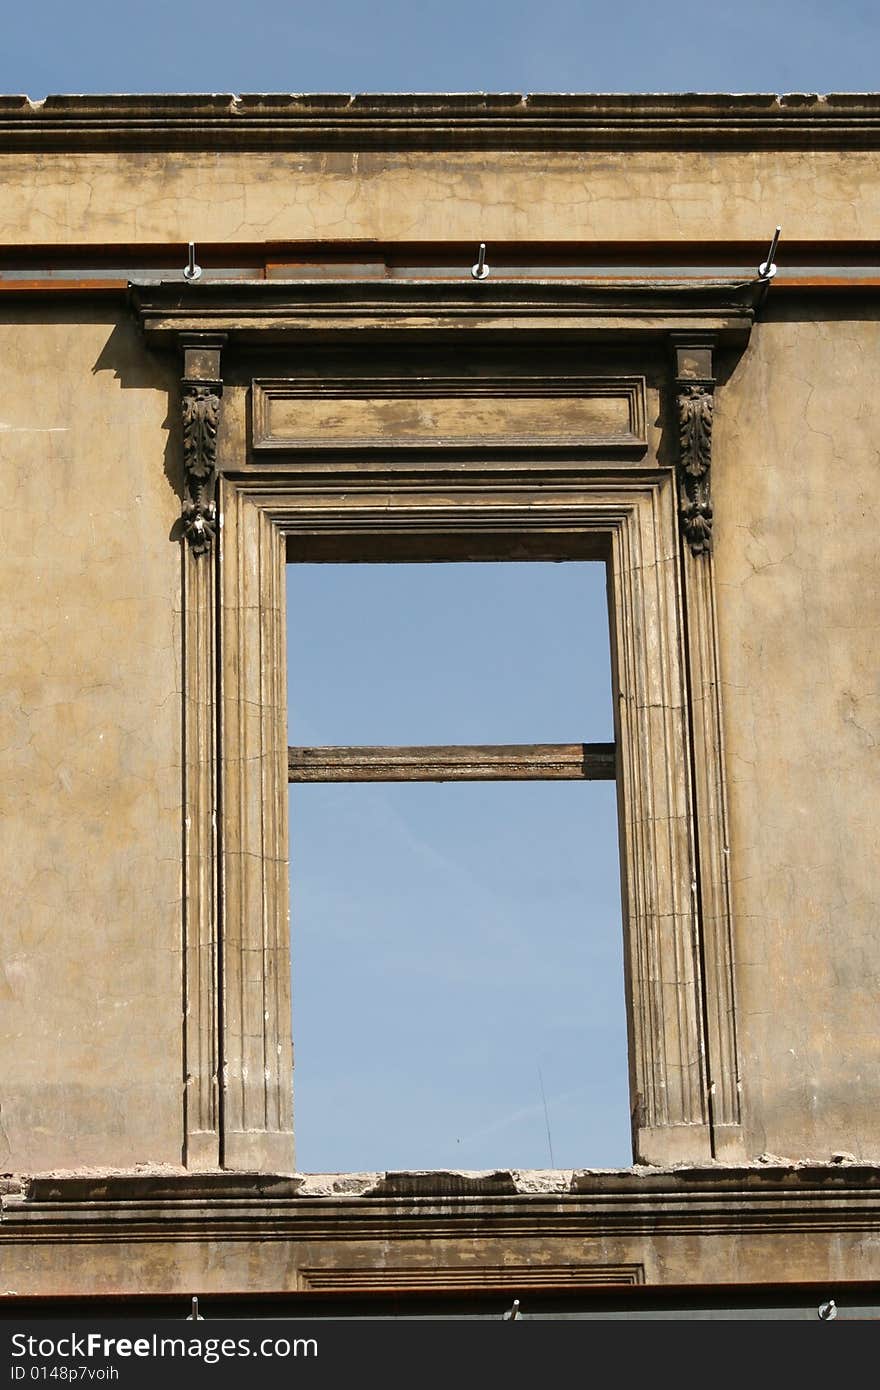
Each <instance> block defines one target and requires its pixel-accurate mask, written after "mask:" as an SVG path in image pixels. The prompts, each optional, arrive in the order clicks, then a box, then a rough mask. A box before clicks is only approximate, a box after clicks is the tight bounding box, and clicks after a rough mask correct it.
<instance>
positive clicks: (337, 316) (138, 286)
mask: <svg viewBox="0 0 880 1390" xmlns="http://www.w3.org/2000/svg"><path fill="white" fill-rule="evenodd" d="M764 288H765V287H764V286H763V285H762V283H761V282H760V281H757V280H752V281H736V282H734V281H730V282H728V281H720V280H688V281H676V280H667V281H662V280H633V281H616V282H615V283H614V284H613V285H609V284H608V282H607V281H606V282H605V283H602V282H595V283H590V282H588V281H577V282H575V281H565V280H543V281H523V280H507V281H504V280H500V279H498V280H493V281H487V282H482V283H481V282H479V281H473V280H470V279H465V278H464V277H462V280H461V281H460V282H455V283H453V282H451V281H449V280H439V281H432V280H411V281H402V280H397V281H394V280H390V281H381V282H376V281H375V280H370V281H362V282H361V281H351V280H347V281H342V282H340V281H332V280H297V281H280V280H228V281H220V280H212V281H206V282H203V283H201V284H198V285H186V284H181V282H180V281H179V280H177V281H158V280H157V281H142V282H138V283H134V284H132V285H131V286H130V295H131V301H132V307H133V309H134V312H135V314H136V315H137V317H138V319H139V321H140V324H141V327H142V328H143V330H144V332H145V334H146V335H147V337H148V339H150V340H152V341H155V342H162V341H166V342H175V341H180V340H181V339H182V338H187V337H191V336H192V335H193V334H204V333H210V334H217V333H222V334H224V335H226V336H227V339H228V340H229V341H232V342H236V341H237V342H242V343H246V342H259V341H264V342H272V341H279V340H288V341H289V340H290V339H292V338H294V337H296V336H297V335H298V334H305V333H308V334H314V333H315V332H319V333H321V334H324V335H332V336H337V335H340V334H346V333H356V334H357V335H358V336H359V337H361V338H362V337H363V335H364V333H365V332H369V331H375V332H382V333H387V332H388V331H392V332H396V333H407V334H409V335H418V334H419V333H423V332H427V333H430V334H431V335H432V336H436V334H437V333H438V332H443V331H448V332H456V333H460V332H461V331H462V330H465V331H471V332H479V333H485V332H493V333H495V334H496V335H498V334H504V333H522V332H524V331H532V332H541V333H551V334H553V335H555V336H557V337H558V335H560V334H565V335H570V334H572V333H575V334H577V335H578V336H579V337H580V338H582V339H586V338H591V337H596V338H601V339H605V340H609V335H611V336H613V339H614V341H615V342H616V343H625V342H627V341H633V340H639V341H645V340H647V339H655V340H658V341H659V340H661V339H663V338H666V337H668V335H670V334H681V333H691V334H693V333H695V332H698V333H699V334H701V335H709V336H710V337H711V339H712V341H713V342H714V343H716V344H725V345H731V346H734V345H735V346H740V347H742V346H744V345H745V343H746V342H747V341H748V337H749V332H750V330H751V326H752V322H753V320H754V316H755V310H756V307H757V305H758V303H759V300H760V298H761V295H762V294H763V292H764Z"/></svg>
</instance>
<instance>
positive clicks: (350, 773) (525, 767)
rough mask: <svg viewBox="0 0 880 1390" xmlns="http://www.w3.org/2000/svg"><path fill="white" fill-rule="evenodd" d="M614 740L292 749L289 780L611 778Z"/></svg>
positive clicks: (418, 780)
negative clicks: (611, 741)
mask: <svg viewBox="0 0 880 1390" xmlns="http://www.w3.org/2000/svg"><path fill="white" fill-rule="evenodd" d="M614 776H615V753H614V744H613V743H511V744H477V745H468V744H442V745H439V746H435V747H430V746H422V747H417V748H378V747H369V748H350V747H335V748H289V749H288V750H287V777H288V781H290V782H523V781H526V782H535V781H607V780H613V778H614Z"/></svg>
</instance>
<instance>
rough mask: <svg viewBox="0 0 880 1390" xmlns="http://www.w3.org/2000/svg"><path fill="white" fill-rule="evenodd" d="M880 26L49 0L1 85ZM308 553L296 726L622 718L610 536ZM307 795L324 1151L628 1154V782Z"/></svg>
mask: <svg viewBox="0 0 880 1390" xmlns="http://www.w3.org/2000/svg"><path fill="white" fill-rule="evenodd" d="M878 41H880V7H878V6H876V5H874V4H870V3H867V0H860V2H858V3H856V2H855V0H843V3H837V4H835V5H833V6H832V5H831V4H829V3H828V0H802V2H801V3H792V0H777V2H776V3H772V2H771V3H768V0H761V3H757V0H739V3H736V4H728V5H715V6H710V5H707V4H705V3H704V0H669V2H668V3H666V4H663V5H660V4H657V3H656V0H621V2H620V3H617V4H615V5H608V4H607V3H604V0H603V3H598V0H586V2H585V3H576V0H540V3H532V4H528V5H525V4H517V3H512V2H511V0H479V3H477V0H473V3H465V2H464V0H420V3H419V4H417V5H416V4H413V3H411V2H410V0H377V3H373V4H369V5H367V4H359V3H353V2H352V0H322V2H321V3H320V4H315V3H314V2H313V0H309V3H303V2H302V0H295V2H294V3H286V4H282V3H278V0H273V2H272V3H268V0H249V3H248V4H246V5H240V4H233V3H232V0H212V3H211V4H207V3H195V0H173V3H171V0H153V2H152V3H151V4H149V5H145V6H141V7H139V8H138V9H131V8H128V7H124V6H121V5H120V4H119V3H118V0H97V3H96V2H95V0H92V2H91V3H88V2H87V3H80V4H77V5H71V4H70V3H69V2H62V0H43V3H42V4H40V5H39V6H36V5H29V6H26V5H18V4H17V5H10V6H7V7H6V10H5V13H4V17H3V41H2V45H0V90H2V91H5V92H7V93H22V92H23V93H28V94H29V95H30V96H31V97H33V98H35V99H39V98H42V97H44V96H45V95H47V94H48V93H53V92H84V93H107V92H126V91H128V92H184V91H213V92H267V91H269V92H272V91H274V92H370V91H372V92H383V91H386V92H407V91H414V92H443V91H450V92H454V91H496V92H505V91H506V92H529V91H531V92H553V91H573V92H588V91H598V92H627V91H631V92H652V91H685V92H687V91H731V92H750V91H751V92H756V91H758V92H761V91H762V92H786V91H819V92H835V91H870V90H871V89H872V88H873V87H875V86H876V84H877V74H878V62H877V60H878V53H880V42H878ZM475 568H476V570H479V571H480V573H479V574H476V573H474V570H475ZM289 581H290V631H289V649H290V687H291V741H292V742H296V743H307V744H308V743H325V742H326V743H333V742H340V743H345V742H365V743H368V742H386V741H387V742H398V743H409V742H412V743H417V742H443V741H465V742H479V741H484V742H506V741H510V742H514V741H526V742H539V741H557V740H558V741H572V742H579V741H594V740H604V739H607V738H610V736H611V735H610V727H609V724H610V708H611V706H610V688H609V671H608V632H607V619H606V615H605V610H604V589H603V583H604V581H603V575H602V570H601V566H596V565H561V566H548V565H500V566H485V565H484V566H477V567H465V566H456V565H445V566H406V567H396V568H391V567H384V566H368V567H344V566H343V567H335V566H300V567H291V570H290V576H289ZM527 654H528V655H527ZM291 803H292V810H291V820H292V836H291V854H292V863H293V926H292V943H293V952H294V971H295V974H294V991H295V1026H294V1039H295V1048H296V1058H297V1066H296V1075H297V1090H296V1127H297V1134H298V1153H299V1162H300V1166H301V1167H302V1168H304V1169H306V1170H313V1171H314V1170H328V1169H347V1170H355V1169H377V1168H400V1167H443V1166H456V1167H467V1168H480V1167H491V1166H516V1167H545V1166H550V1165H551V1161H552V1163H554V1164H556V1165H557V1166H563V1167H574V1166H586V1165H618V1164H626V1163H628V1162H629V1161H630V1158H631V1154H630V1148H629V1139H628V1120H627V1112H628V1086H627V1079H626V1044H625V1022H624V1004H623V966H622V945H621V936H622V928H621V922H620V906H619V890H618V865H617V849H616V842H617V834H616V825H615V816H616V811H615V804H614V791H613V786H611V785H610V784H607V783H602V784H580V783H571V784H568V783H566V784H531V785H523V784H519V785H513V786H511V785H506V784H502V785H488V786H487V785H480V784H476V785H474V784H471V785H465V786H454V787H449V786H446V787H443V786H440V787H438V786H431V785H423V786H417V787H406V786H403V787H401V786H385V787H369V786H366V787H365V786H353V787H346V786H342V787H299V788H294V789H293V790H292V793H291Z"/></svg>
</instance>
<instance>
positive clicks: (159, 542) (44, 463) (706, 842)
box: [0, 96, 880, 1299]
mask: <svg viewBox="0 0 880 1390" xmlns="http://www.w3.org/2000/svg"><path fill="white" fill-rule="evenodd" d="M0 127H2V144H0V169H2V187H3V199H2V211H0V217H2V221H3V230H2V236H0V243H2V244H0V258H2V261H0V335H2V343H3V356H2V360H3V386H4V390H3V400H4V404H3V410H2V414H3V420H2V423H0V468H2V475H0V476H2V479H3V481H2V496H3V499H4V508H3V515H4V520H3V525H2V534H3V541H4V543H3V547H2V550H0V575H2V580H3V584H2V587H3V593H4V603H3V605H2V623H3V638H4V640H3V653H4V656H3V667H4V681H3V691H2V697H0V709H2V716H0V717H2V728H3V739H2V742H3V746H4V748H5V750H6V752H5V759H4V763H5V772H4V776H3V779H2V796H3V801H4V812H3V817H2V824H3V831H2V850H0V855H2V859H0V863H2V882H3V899H4V911H3V919H4V928H5V930H4V972H3V985H2V989H3V1000H4V1003H3V1016H4V1030H3V1032H4V1042H3V1065H2V1076H3V1083H2V1095H0V1166H2V1169H3V1170H4V1171H5V1172H6V1173H7V1174H8V1176H7V1177H5V1178H4V1179H3V1183H4V1188H5V1193H4V1196H3V1205H2V1220H0V1242H2V1245H3V1270H4V1274H3V1287H4V1290H5V1291H6V1292H7V1294H8V1295H16V1296H19V1297H23V1296H45V1295H64V1296H68V1297H72V1296H74V1295H78V1296H79V1295H83V1294H94V1295H118V1294H125V1295H162V1294H175V1295H176V1294H180V1295H181V1296H183V1295H189V1294H192V1293H202V1294H207V1295H211V1294H213V1295H216V1296H221V1295H224V1296H225V1295H230V1296H231V1295H235V1294H247V1295H249V1296H258V1295H262V1294H266V1295H285V1294H291V1295H293V1294H305V1293H309V1292H310V1291H311V1292H325V1293H327V1294H337V1295H340V1294H343V1293H346V1292H348V1293H352V1292H354V1293H360V1294H363V1296H365V1297H367V1296H370V1295H374V1296H376V1297H379V1296H385V1295H388V1294H389V1293H400V1294H404V1293H406V1292H407V1291H415V1290H429V1291H430V1290H434V1291H435V1292H438V1293H439V1292H441V1291H444V1290H457V1291H460V1292H461V1291H464V1292H465V1293H467V1292H468V1291H475V1290H479V1289H483V1290H486V1289H498V1290H501V1291H517V1292H521V1293H523V1292H528V1291H529V1290H540V1289H542V1288H543V1289H545V1290H546V1289H555V1288H557V1287H565V1288H569V1289H571V1288H576V1289H578V1290H581V1291H582V1293H583V1296H584V1298H585V1299H588V1297H589V1295H590V1292H591V1290H592V1291H595V1290H596V1289H599V1290H606V1291H607V1289H608V1288H609V1287H614V1286H621V1285H623V1286H627V1287H632V1288H644V1289H645V1290H652V1289H654V1290H657V1289H665V1290H667V1291H668V1290H669V1289H673V1288H679V1287H683V1288H684V1289H686V1290H691V1291H693V1290H696V1289H700V1290H706V1289H710V1290H711V1289H712V1288H717V1289H720V1288H723V1287H726V1286H730V1285H740V1286H745V1287H747V1288H757V1287H760V1286H766V1285H780V1284H782V1285H790V1286H792V1287H794V1286H797V1285H800V1284H810V1285H813V1284H815V1285H817V1286H818V1285H823V1284H828V1286H829V1287H830V1286H832V1285H833V1286H834V1287H835V1288H843V1287H844V1286H845V1285H848V1284H856V1283H861V1284H865V1283H866V1282H867V1281H871V1280H876V1279H877V1278H878V1277H880V1237H878V1216H880V1203H878V1175H880V1166H878V1165H880V1107H878V1104H877V1098H878V1085H880V1075H878V1060H880V1058H878V1047H880V1044H878V1032H880V1030H878V1016H880V1010H878V987H880V954H878V947H877V940H876V920H877V909H878V882H877V872H876V865H877V862H878V828H880V816H878V802H877V793H876V788H877V758H878V754H877V746H878V736H880V707H878V693H880V692H878V671H877V656H876V645H877V640H876V639H877V624H878V613H880V602H878V597H880V596H878V584H880V580H878V574H880V566H878V541H877V535H878V520H880V518H878V500H877V470H878V449H877V438H878V427H880V406H878V404H877V399H876V392H875V391H874V389H873V376H872V363H873V362H874V360H875V357H876V355H877V349H878V347H880V293H878V291H880V254H878V252H877V241H876V238H877V227H878V225H880V101H878V99H877V98H875V97H857V96H841V97H828V98H824V97H822V98H820V97H789V98H776V97H683V96H682V97H662V98H661V97H656V98H655V97H647V96H646V97H562V96H559V97H549V96H548V97H535V98H528V99H521V98H518V97H516V98H513V97H506V96H498V97H491V96H469V97H436V98H435V97H427V96H422V97H363V98H348V97H338V98H337V97H285V96H279V97H274V96H263V97H257V96H255V97H242V98H237V97H236V98H231V97H199V96H185V97H155V98H146V97H126V98H123V97H112V98H110V97H108V98H89V97H63V98H49V99H47V100H46V101H45V102H43V103H38V104H31V103H30V102H28V101H27V100H25V99H23V98H11V97H9V98H4V99H2V102H0ZM777 224H781V225H782V227H783V229H784V231H783V239H782V240H781V242H780V243H779V247H778V250H777V251H776V252H775V254H771V252H770V251H769V250H768V248H769V245H770V240H771V237H772V235H773V232H774V228H775V227H776V226H777ZM481 244H482V245H484V246H485V248H486V250H485V265H486V266H488V273H484V262H483V259H482V256H481V252H480V246H481ZM775 263H778V266H779V270H778V273H774V271H775ZM185 266H187V267H188V269H187V273H186V274H184V273H183V270H184V267H185ZM512 557H517V558H524V557H525V558H529V557H531V558H535V559H556V560H558V559H574V558H601V559H603V560H604V561H605V563H606V565H607V567H608V574H609V594H610V612H611V637H612V652H613V664H614V684H615V691H614V693H615V712H616V714H615V717H616V728H615V741H614V744H613V745H601V746H595V747H594V746H583V747H581V746H576V747H574V748H572V747H566V748H560V747H556V748H543V749H542V750H535V749H531V750H527V751H523V750H520V751H519V752H511V750H508V751H507V754H506V755H504V754H502V753H501V752H500V751H499V750H497V749H495V750H482V751H481V750H479V749H469V750H461V749H458V750H447V751H446V753H445V754H444V753H443V752H442V751H438V750H412V749H409V750H397V754H398V755H400V756H398V758H397V764H396V765H397V772H396V773H394V775H395V776H407V777H410V776H412V777H425V778H429V779H430V778H431V777H435V778H436V777H438V776H441V775H442V776H444V777H449V776H452V777H456V776H471V775H473V776H488V777H497V776H502V775H504V776H517V777H519V776H550V777H557V776H559V777H564V776H598V775H608V776H614V777H615V778H616V781H617V790H618V805H619V815H620V843H621V865H622V880H623V905H624V935H625V949H626V991H627V1001H628V1022H629V1050H630V1072H631V1101H632V1114H633V1145H634V1148H633V1158H634V1162H633V1166H632V1168H630V1169H624V1170H620V1171H607V1170H596V1169H592V1168H590V1167H589V1155H585V1160H584V1167H583V1169H579V1170H574V1171H570V1170H565V1171H559V1172H557V1171H552V1172H551V1171H547V1172H520V1171H500V1172H496V1173H491V1174H486V1173H481V1174H473V1173H449V1172H443V1173H404V1174H401V1173H380V1174H348V1175H345V1174H343V1175H339V1174H336V1175H316V1174H300V1173H297V1171H296V1165H295V1153H294V1146H293V1113H294V1109H295V1088H294V1082H293V1068H292V1052H291V1021H290V997H289V996H290V991H289V943H288V902H287V898H288V883H287V820H286V817H287V811H286V794H287V785H288V781H289V780H290V779H292V780H305V779H318V778H321V777H326V778H330V779H334V778H339V777H356V778H367V779H369V778H371V777H374V776H378V775H380V774H379V773H377V771H376V767H375V764H374V762H371V760H370V756H369V754H368V753H365V750H351V749H350V750H337V753H336V755H335V761H334V758H333V757H330V755H327V754H324V755H323V761H322V758H321V755H320V754H319V753H316V752H315V750H305V751H304V750H289V749H288V746H287V733H286V696H285V676H284V671H285V660H284V656H285V651H284V644H285V622H284V584H283V575H284V565H285V563H286V562H287V561H288V560H296V559H318V560H326V559H342V560H354V561H360V560H370V559H377V558H382V559H387V560H391V561H400V562H401V563H405V562H407V561H411V560H416V559H427V560H440V559H447V560H448V559H473V558H479V559H487V560H499V561H500V560H504V559H509V558H512ZM504 757H506V758H507V762H506V763H504V765H503V767H501V768H500V770H499V759H502V762H503V759H504ZM401 759H402V762H401ZM432 760H433V761H432ZM438 760H439V762H440V764H442V766H441V767H440V770H439V771H438ZM444 760H445V761H444ZM529 760H531V761H529ZM386 761H387V760H386ZM403 764H405V767H404V770H403V771H401V770H400V767H401V766H402V765H403ZM450 768H451V769H452V771H450ZM385 772H386V773H387V767H386V768H385ZM133 1252H134V1254H133Z"/></svg>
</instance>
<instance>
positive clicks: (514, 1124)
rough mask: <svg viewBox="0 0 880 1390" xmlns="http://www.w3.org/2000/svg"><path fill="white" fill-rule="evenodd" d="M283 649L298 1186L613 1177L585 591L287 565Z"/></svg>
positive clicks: (610, 852) (625, 1110)
mask: <svg viewBox="0 0 880 1390" xmlns="http://www.w3.org/2000/svg"><path fill="white" fill-rule="evenodd" d="M288 629H289V631H288V662H289V681H288V689H289V701H290V708H289V717H290V726H289V727H290V733H289V738H290V742H291V745H292V746H291V752H290V766H291V773H290V775H291V781H292V783H293V785H292V786H291V789H290V790H291V807H290V823H291V902H292V927H291V945H292V961H293V965H292V968H293V980H292V985H293V1013H294V1019H293V1036H294V1046H295V1057H296V1067H295V1073H294V1078H295V1129H296V1137H297V1166H298V1167H299V1168H300V1169H301V1170H303V1171H357V1170H373V1169H390V1168H414V1167H415V1168H425V1167H427V1168H445V1167H455V1168H485V1167H516V1168H547V1167H552V1166H555V1167H563V1168H566V1167H584V1166H612V1167H620V1166H627V1165H628V1164H630V1163H631V1162H632V1149H631V1140H630V1121H629V1086H628V1079H627V1073H628V1066H627V1047H626V1010H625V994H624V967H623V959H622V927H621V911H620V896H619V855H618V833H617V810H616V795H615V786H614V782H613V780H612V779H613V776H614V747H613V719H612V707H611V679H610V659H609V640H608V618H607V605H606V597H605V575H604V566H603V565H602V564H601V563H597V562H566V563H563V564H550V563H546V562H540V561H532V562H497V563H483V564H474V563H463V562H451V563H446V564H431V565H429V564H398V565H373V564H371V565H353V564H345V565H341V564H323V565H315V564H292V565H289V566H288ZM536 738H538V739H540V743H538V744H536V743H535V742H533V740H534V739H536ZM577 739H581V740H583V741H582V742H576V741H575V740H577ZM586 740H592V741H591V742H587V741H586ZM377 762H379V763H381V766H380V767H379V768H378V769H377ZM435 779H436V780H435ZM439 779H442V780H439ZM499 779H503V780H499ZM508 779H510V780H508ZM303 783H306V784H305V785H303ZM463 783H464V784H463ZM563 783H564V784H563ZM402 784H403V785H402Z"/></svg>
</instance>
